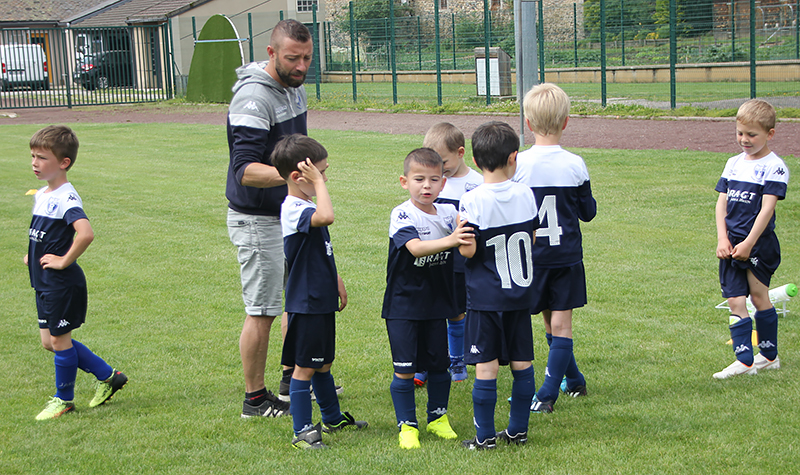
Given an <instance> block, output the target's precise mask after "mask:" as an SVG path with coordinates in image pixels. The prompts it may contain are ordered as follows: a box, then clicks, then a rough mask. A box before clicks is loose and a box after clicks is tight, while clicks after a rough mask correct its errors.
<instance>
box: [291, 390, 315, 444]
mask: <svg viewBox="0 0 800 475" xmlns="http://www.w3.org/2000/svg"><path fill="white" fill-rule="evenodd" d="M289 400H290V403H291V408H292V429H294V435H297V434H299V433H301V432H303V431H305V430H308V429H310V428H311V427H312V426H313V424H312V422H311V381H301V380H299V379H294V378H292V382H291V383H289Z"/></svg>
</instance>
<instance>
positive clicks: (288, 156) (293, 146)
mask: <svg viewBox="0 0 800 475" xmlns="http://www.w3.org/2000/svg"><path fill="white" fill-rule="evenodd" d="M306 158H310V159H311V163H317V162H321V161H322V160H325V159H326V158H328V151H327V150H325V147H323V146H322V144H321V143H319V142H317V141H316V140H314V139H312V138H311V137H308V136H305V135H303V134H292V135H287V136H286V137H284V138H282V139H281V140H280V141H279V142H278V143H277V144H276V145H275V148H274V149H273V150H272V154H271V155H270V156H269V159H270V161H271V162H272V166H274V167H275V168H276V169H277V170H278V173H279V174H280V175H281V177H282V178H283V179H284V180H288V179H289V175H290V174H291V173H292V172H293V171H298V170H297V164H298V163H300V162H304V161H305V160H306Z"/></svg>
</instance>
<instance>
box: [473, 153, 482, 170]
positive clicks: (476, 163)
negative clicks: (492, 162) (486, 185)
mask: <svg viewBox="0 0 800 475" xmlns="http://www.w3.org/2000/svg"><path fill="white" fill-rule="evenodd" d="M472 163H474V164H475V166H476V167H478V170H481V167H480V165H478V162H476V161H475V155H473V156H472Z"/></svg>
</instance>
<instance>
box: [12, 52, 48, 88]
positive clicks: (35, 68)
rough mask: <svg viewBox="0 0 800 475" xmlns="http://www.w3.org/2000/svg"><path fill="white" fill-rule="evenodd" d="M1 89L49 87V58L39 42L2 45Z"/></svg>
mask: <svg viewBox="0 0 800 475" xmlns="http://www.w3.org/2000/svg"><path fill="white" fill-rule="evenodd" d="M0 71H2V72H1V73H0V74H2V75H0V90H2V91H6V90H10V89H13V88H15V87H30V88H31V89H49V88H50V80H49V78H48V76H47V59H46V58H45V56H44V51H43V50H42V47H41V46H40V45H38V44H16V45H0Z"/></svg>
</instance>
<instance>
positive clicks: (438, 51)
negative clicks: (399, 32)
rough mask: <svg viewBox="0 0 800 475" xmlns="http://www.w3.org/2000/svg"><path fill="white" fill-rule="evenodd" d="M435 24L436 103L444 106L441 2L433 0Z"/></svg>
mask: <svg viewBox="0 0 800 475" xmlns="http://www.w3.org/2000/svg"><path fill="white" fill-rule="evenodd" d="M417 18H419V17H417ZM433 22H434V23H435V25H434V32H435V34H436V103H437V104H438V105H442V52H441V49H440V47H439V40H440V38H439V0H433Z"/></svg>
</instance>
